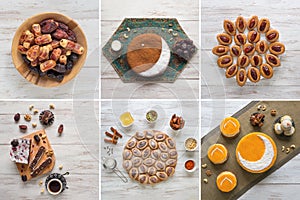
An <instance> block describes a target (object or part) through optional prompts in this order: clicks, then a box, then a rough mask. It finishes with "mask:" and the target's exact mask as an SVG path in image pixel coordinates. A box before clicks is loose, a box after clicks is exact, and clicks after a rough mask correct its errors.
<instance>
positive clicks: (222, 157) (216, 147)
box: [207, 144, 228, 164]
mask: <svg viewBox="0 0 300 200" xmlns="http://www.w3.org/2000/svg"><path fill="white" fill-rule="evenodd" d="M207 156H208V159H209V160H210V161H211V162H212V163H213V164H223V163H224V162H226V161H227V159H228V151H227V148H226V147H225V146H224V145H223V144H213V145H211V146H210V147H209V148H208V151H207Z"/></svg>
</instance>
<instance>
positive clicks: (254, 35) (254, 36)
mask: <svg viewBox="0 0 300 200" xmlns="http://www.w3.org/2000/svg"><path fill="white" fill-rule="evenodd" d="M259 40H260V34H259V33H258V32H256V31H255V30H253V31H250V32H249V33H248V41H249V42H250V43H256V42H258V41H259Z"/></svg>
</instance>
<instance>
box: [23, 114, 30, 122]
mask: <svg viewBox="0 0 300 200" xmlns="http://www.w3.org/2000/svg"><path fill="white" fill-rule="evenodd" d="M24 119H25V121H28V122H30V121H31V115H30V114H25V115H24Z"/></svg>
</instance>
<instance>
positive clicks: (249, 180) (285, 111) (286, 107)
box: [201, 101, 300, 200]
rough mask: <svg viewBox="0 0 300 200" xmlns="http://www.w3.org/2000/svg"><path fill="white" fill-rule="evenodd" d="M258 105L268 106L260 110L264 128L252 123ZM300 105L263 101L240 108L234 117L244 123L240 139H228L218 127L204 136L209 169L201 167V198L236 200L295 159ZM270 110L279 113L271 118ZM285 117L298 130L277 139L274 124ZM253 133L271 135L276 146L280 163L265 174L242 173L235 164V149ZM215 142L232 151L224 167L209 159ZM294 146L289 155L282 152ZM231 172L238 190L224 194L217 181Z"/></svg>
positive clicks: (298, 147) (299, 146)
mask: <svg viewBox="0 0 300 200" xmlns="http://www.w3.org/2000/svg"><path fill="white" fill-rule="evenodd" d="M258 105H266V106H267V110H266V111H259V112H261V113H263V114H265V122H264V125H263V126H262V127H261V128H258V127H253V126H252V125H251V124H250V121H249V118H250V116H251V114H252V113H255V112H258V111H257V106H258ZM297 108H300V102H296V101H261V102H251V103H250V104H248V105H247V106H246V107H244V108H243V109H241V110H240V111H239V112H237V113H235V114H234V115H233V117H235V118H237V119H238V120H239V121H240V124H241V131H240V134H239V135H238V137H236V138H233V139H229V138H225V137H223V136H222V135H221V132H220V128H219V126H218V127H216V128H215V129H213V130H212V131H211V132H210V133H208V134H207V135H205V136H204V137H203V138H202V139H201V149H202V150H201V162H202V164H204V163H206V164H207V168H206V169H203V168H201V181H202V184H201V198H202V199H205V200H206V199H209V200H219V199H220V200H225V199H237V198H238V197H240V196H241V195H243V194H244V193H245V192H246V191H247V190H249V189H250V188H251V187H252V186H254V185H255V184H257V183H258V182H260V181H261V180H263V179H264V178H265V177H267V176H268V175H269V174H271V173H272V172H274V171H275V170H277V169H278V168H280V167H281V166H282V165H284V164H285V163H286V162H288V161H289V160H290V159H292V158H293V157H295V156H296V155H297V154H298V153H299V152H300V130H297V129H300V126H297V125H298V124H300V109H297ZM271 109H275V110H276V111H277V115H276V116H271V114H270V111H271ZM282 115H290V116H291V117H292V118H293V120H294V122H295V127H296V132H295V133H294V135H293V136H291V137H284V136H277V135H275V133H274V131H273V123H274V121H275V120H276V119H277V118H278V117H280V116H282ZM250 132H263V133H265V134H267V135H269V136H270V137H271V138H272V139H273V140H274V142H275V143H276V147H277V160H276V162H275V164H274V166H273V167H272V168H271V169H270V170H268V171H267V172H265V173H261V174H252V173H249V172H247V171H245V170H243V169H242V168H241V167H240V166H239V164H238V163H237V161H236V157H235V149H236V146H237V144H238V142H239V141H240V139H241V138H242V137H243V136H245V135H247V134H248V133H250ZM215 143H221V144H224V145H225V146H226V148H227V149H228V152H229V158H228V160H227V162H226V163H224V164H222V165H214V164H212V163H211V162H210V161H209V159H208V157H207V150H208V148H209V146H210V145H212V144H215ZM292 144H295V145H296V148H295V149H294V150H292V149H291V151H290V153H289V154H286V153H285V152H282V151H281V147H282V146H285V147H290V146H291V145H292ZM207 169H210V170H211V171H212V172H213V175H212V176H210V177H208V176H207V175H206V174H205V171H206V170H207ZM226 170H227V171H231V172H233V173H234V174H235V175H236V177H237V180H238V184H237V187H236V188H235V189H234V190H233V191H231V192H229V193H223V192H221V191H220V190H219V189H218V188H217V186H216V178H217V176H218V174H219V173H221V172H223V171H226ZM204 178H207V179H208V183H207V184H205V183H203V179H204Z"/></svg>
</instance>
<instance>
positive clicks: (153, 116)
mask: <svg viewBox="0 0 300 200" xmlns="http://www.w3.org/2000/svg"><path fill="white" fill-rule="evenodd" d="M157 119H158V113H157V112H156V111H155V110H149V111H148V112H147V113H146V120H147V122H148V123H150V124H152V123H155V122H156V121H157Z"/></svg>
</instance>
